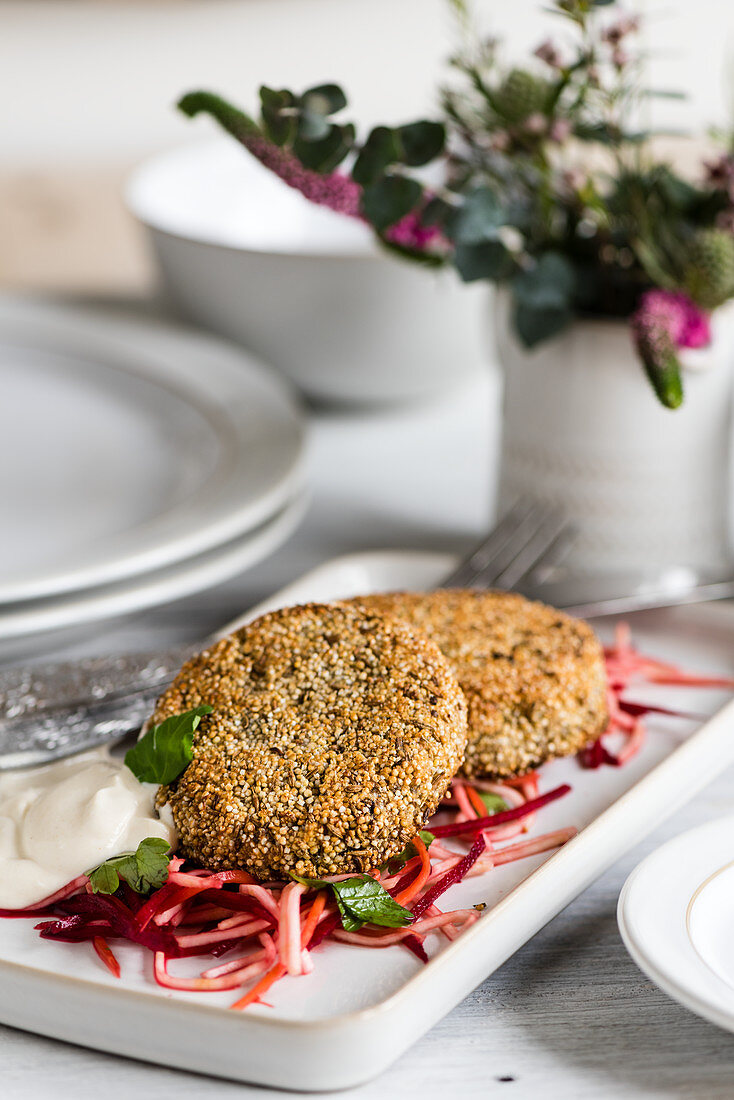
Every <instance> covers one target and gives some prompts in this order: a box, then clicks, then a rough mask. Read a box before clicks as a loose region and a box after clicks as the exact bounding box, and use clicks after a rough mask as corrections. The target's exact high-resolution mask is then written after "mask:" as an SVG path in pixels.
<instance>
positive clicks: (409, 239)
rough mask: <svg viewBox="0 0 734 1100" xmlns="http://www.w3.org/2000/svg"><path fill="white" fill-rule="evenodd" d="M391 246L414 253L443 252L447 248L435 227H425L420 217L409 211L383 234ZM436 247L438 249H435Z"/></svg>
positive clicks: (445, 241) (444, 239) (416, 213)
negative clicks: (395, 245)
mask: <svg viewBox="0 0 734 1100" xmlns="http://www.w3.org/2000/svg"><path fill="white" fill-rule="evenodd" d="M385 236H386V238H387V240H388V241H390V242H391V244H397V245H399V246H400V247H401V248H409V249H411V251H414V252H424V251H426V250H427V249H429V248H431V251H437V250H443V249H444V248H445V247H447V246H448V241H447V240H446V238H445V237H444V235H443V233H442V232H441V230H440V229H439V227H438V226H437V225H425V224H424V223H423V222H422V221H421V215H420V213H418V212H417V211H415V210H411V211H410V213H409V214H406V215H405V216H404V217H403V218H401V219H400V221H399V222H396V223H395V225H391V226H390V228H389V229H388V230H387V232H386V233H385ZM437 246H438V247H437Z"/></svg>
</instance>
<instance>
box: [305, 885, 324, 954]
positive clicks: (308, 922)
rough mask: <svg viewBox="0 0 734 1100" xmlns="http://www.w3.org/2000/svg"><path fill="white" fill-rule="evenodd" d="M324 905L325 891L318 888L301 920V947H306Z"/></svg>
mask: <svg viewBox="0 0 734 1100" xmlns="http://www.w3.org/2000/svg"><path fill="white" fill-rule="evenodd" d="M325 905H326V891H325V890H319V892H318V894H317V895H316V897H315V898H314V901H313V905H312V906H311V908H310V910H309V912H308V916H307V917H306V919H305V921H304V922H303V928H302V929H301V947H308V945H309V943H310V942H311V937H312V936H313V933H314V929H315V928H316V925H317V924H318V923H319V917H320V916H321V914H322V913H323V911H324V906H325Z"/></svg>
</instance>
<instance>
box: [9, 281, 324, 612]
mask: <svg viewBox="0 0 734 1100" xmlns="http://www.w3.org/2000/svg"><path fill="white" fill-rule="evenodd" d="M0 393H1V395H2V409H3V417H2V433H0V464H1V468H2V480H1V481H0V505H1V506H2V514H3V517H4V521H5V522H4V524H3V537H2V540H0V605H2V604H5V605H7V604H10V603H15V602H20V601H25V600H30V599H39V598H45V597H56V596H58V595H59V594H61V593H68V592H72V591H76V590H80V589H88V588H91V587H92V586H96V585H103V584H111V583H116V582H119V581H121V580H125V579H127V578H130V577H133V576H140V575H142V574H144V573H148V572H151V571H152V570H157V569H161V568H164V567H167V566H170V565H172V564H175V563H177V562H181V561H184V560H185V559H187V558H193V557H194V556H195V555H198V554H203V553H205V552H207V551H209V550H212V549H214V548H215V547H218V546H222V545H224V544H225V543H227V542H230V541H231V540H233V539H236V538H238V537H239V536H240V535H243V534H244V533H245V532H247V531H249V530H253V529H254V528H256V527H257V526H258V525H260V524H262V523H264V522H265V521H266V520H268V519H269V518H270V517H272V516H273V515H275V513H276V512H277V511H278V510H279V509H281V508H283V507H284V505H285V504H286V502H287V501H288V500H289V499H290V498H291V497H292V496H293V495H294V493H295V492H296V490H297V489H298V488H300V486H301V483H302V481H303V458H304V430H303V423H302V418H301V416H300V413H299V410H298V408H297V406H296V404H295V403H294V400H293V398H292V396H291V394H290V392H289V390H288V389H287V387H286V386H285V385H284V383H283V382H282V381H281V380H280V379H279V378H277V377H276V376H275V375H274V374H273V373H271V372H270V371H269V370H268V369H267V368H266V367H264V366H262V365H261V364H260V363H258V362H257V361H256V360H254V359H253V358H252V356H250V355H248V354H247V353H245V352H243V351H241V350H239V349H237V348H234V347H232V346H231V345H229V344H226V343H225V342H224V341H220V340H217V339H214V338H212V337H209V336H203V335H201V334H199V333H195V332H192V331H189V330H187V329H184V328H178V327H174V326H171V325H165V324H161V323H159V322H155V321H141V320H139V319H137V318H136V319H132V318H130V317H126V316H121V315H115V314H112V313H108V314H102V313H100V312H98V311H97V310H93V311H92V310H87V311H85V310H81V309H71V308H66V307H64V306H59V305H50V304H46V303H42V302H38V301H35V300H30V299H28V300H24V299H19V298H2V299H0Z"/></svg>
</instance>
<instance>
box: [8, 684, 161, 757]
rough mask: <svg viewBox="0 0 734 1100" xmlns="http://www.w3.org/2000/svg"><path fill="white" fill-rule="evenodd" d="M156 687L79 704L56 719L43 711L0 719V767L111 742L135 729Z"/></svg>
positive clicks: (152, 701) (146, 712)
mask: <svg viewBox="0 0 734 1100" xmlns="http://www.w3.org/2000/svg"><path fill="white" fill-rule="evenodd" d="M157 696H158V689H157V688H154V689H150V688H148V689H146V690H141V691H138V692H137V693H136V694H133V695H128V696H126V697H124V698H123V699H121V700H116V701H112V702H104V703H98V704H96V705H93V706H92V707H89V706H81V707H79V709H78V710H77V711H76V712H71V713H67V714H66V715H65V717H64V721H63V722H59V721H58V720H57V718H56V717H55V715H54V714H53V713H49V712H46V713H45V714H41V715H39V716H38V717H37V718H33V719H28V718H25V719H18V720H16V721H12V720H11V721H9V722H3V723H0V768H2V769H5V768H25V767H30V766H31V765H32V764H46V763H48V761H49V760H57V759H60V758H61V757H63V756H71V755H72V754H74V753H78V752H85V751H86V750H88V749H94V748H97V747H98V746H99V745H107V744H113V743H114V742H115V741H119V740H120V739H121V738H123V737H125V736H127V734H129V733H132V732H134V731H135V730H138V729H139V728H140V726H141V725H142V724H143V722H144V721H145V719H146V718H147V717H148V716H149V715H150V712H151V711H152V709H153V707H154V705H155V701H156V698H157Z"/></svg>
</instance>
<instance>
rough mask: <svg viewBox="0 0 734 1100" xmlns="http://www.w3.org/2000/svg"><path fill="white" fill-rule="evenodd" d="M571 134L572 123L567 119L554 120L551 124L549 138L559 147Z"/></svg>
mask: <svg viewBox="0 0 734 1100" xmlns="http://www.w3.org/2000/svg"><path fill="white" fill-rule="evenodd" d="M570 133H571V123H570V121H569V120H568V119H567V118H554V119H553V122H552V123H551V128H550V130H549V131H548V137H549V138H550V139H551V141H555V142H557V143H558V145H562V144H563V142H564V141H565V140H566V138H567V137H568V136H569V134H570Z"/></svg>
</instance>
